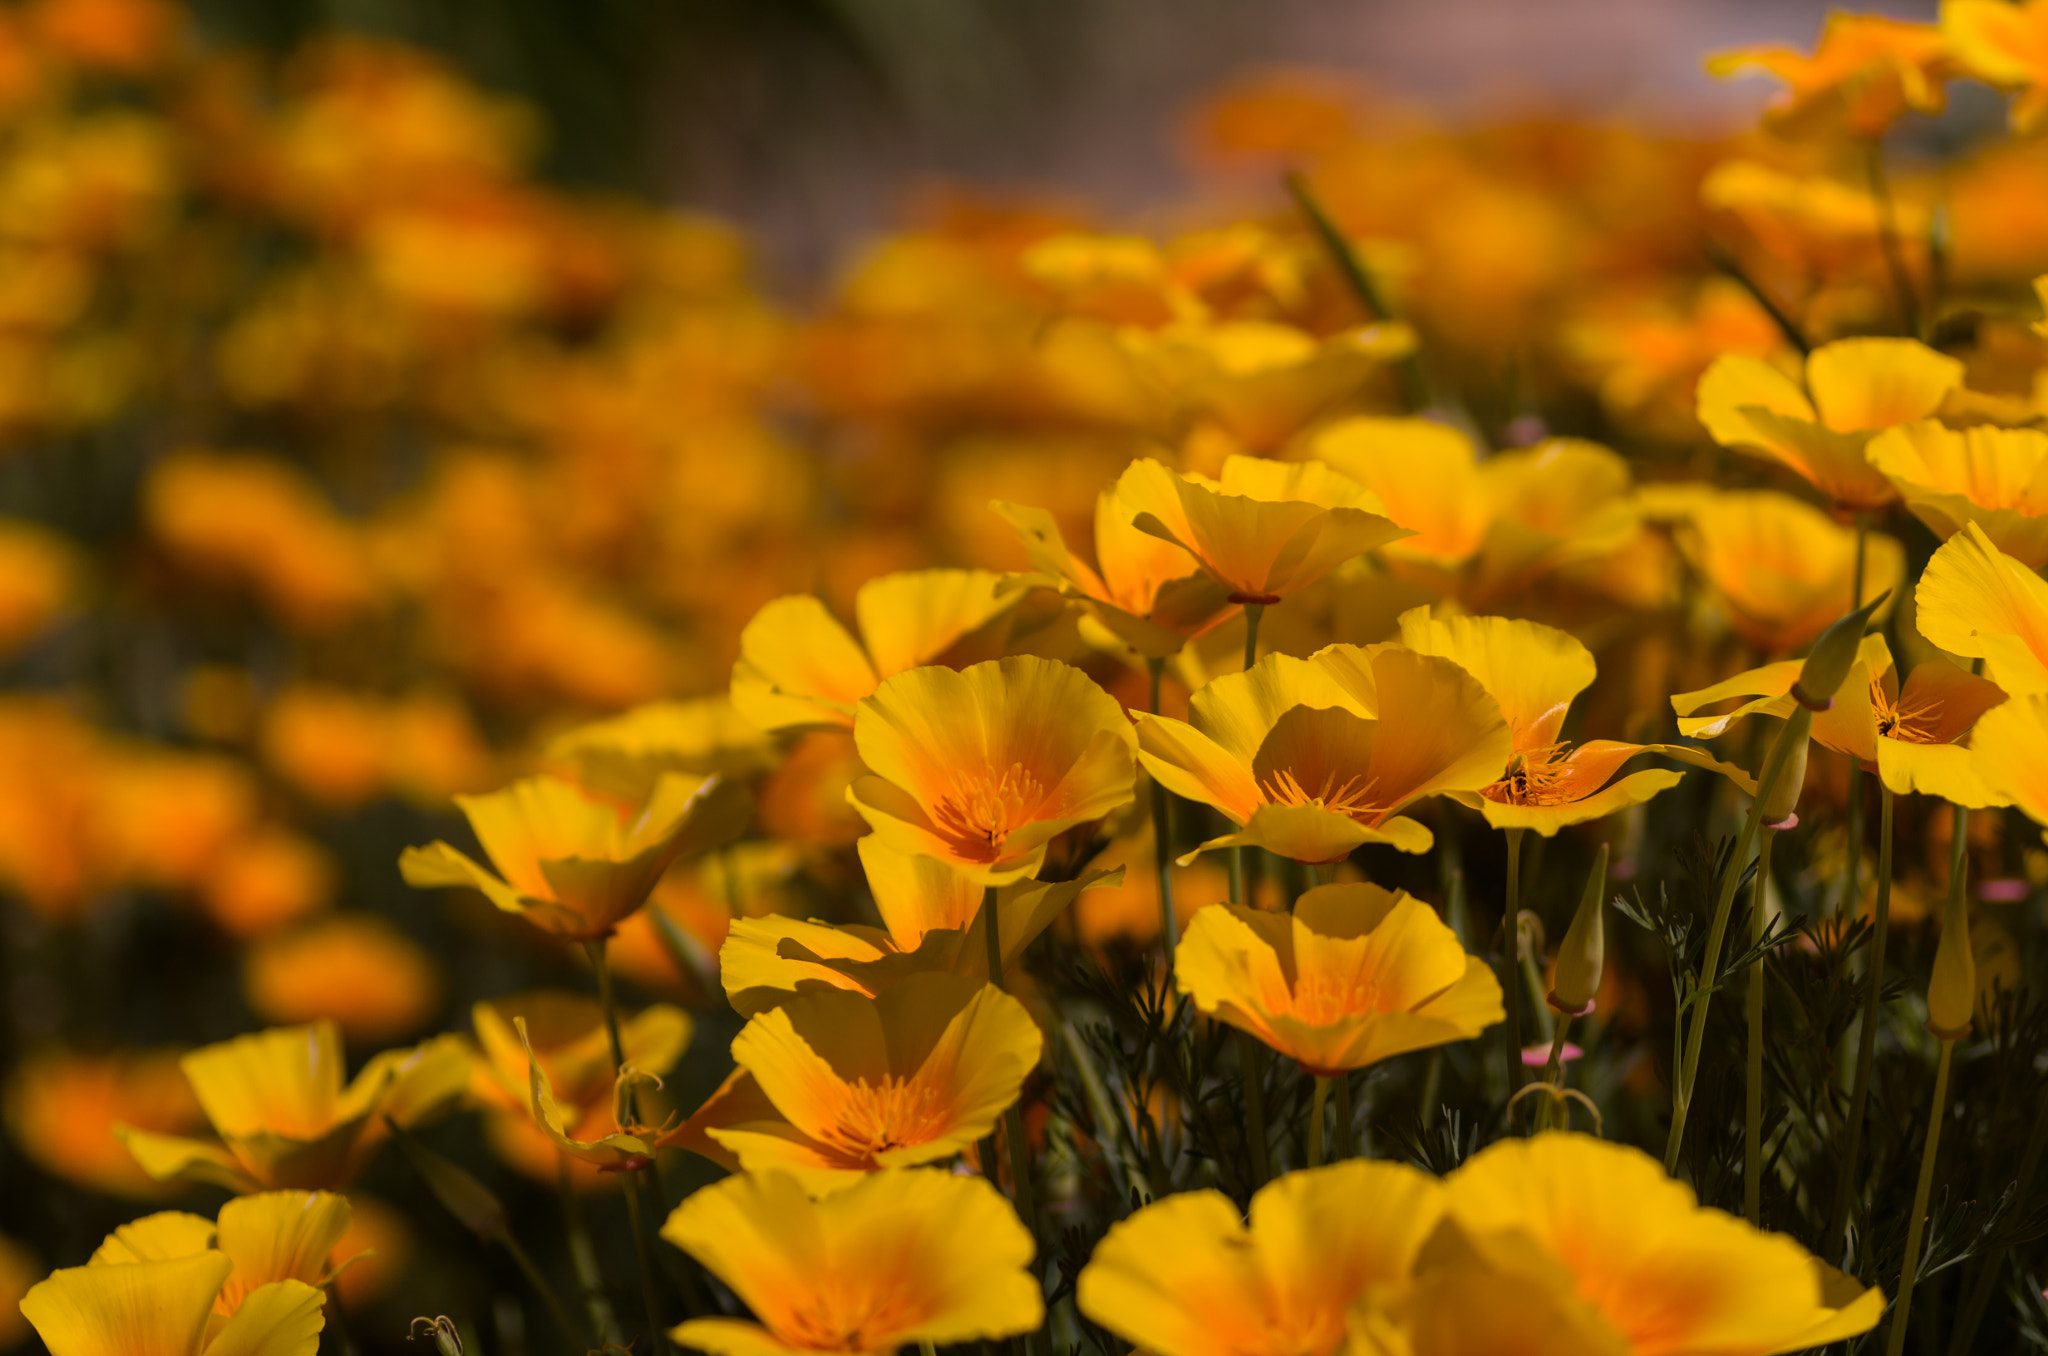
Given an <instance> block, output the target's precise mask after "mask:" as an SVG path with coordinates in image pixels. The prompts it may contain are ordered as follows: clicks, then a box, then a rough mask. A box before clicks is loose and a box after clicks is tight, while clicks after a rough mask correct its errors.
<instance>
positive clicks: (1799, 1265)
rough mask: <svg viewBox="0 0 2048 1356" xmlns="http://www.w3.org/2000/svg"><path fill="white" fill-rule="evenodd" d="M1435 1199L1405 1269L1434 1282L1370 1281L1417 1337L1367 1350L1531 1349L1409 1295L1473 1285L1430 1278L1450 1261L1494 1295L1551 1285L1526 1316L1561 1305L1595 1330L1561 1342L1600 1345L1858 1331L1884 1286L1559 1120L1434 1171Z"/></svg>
mask: <svg viewBox="0 0 2048 1356" xmlns="http://www.w3.org/2000/svg"><path fill="white" fill-rule="evenodd" d="M1444 1204H1445V1213H1444V1218H1443V1221H1442V1223H1441V1224H1439V1226H1438V1229H1437V1233H1436V1234H1435V1235H1434V1236H1433V1237H1432V1238H1431V1239H1430V1241H1429V1242H1428V1243H1426V1244H1425V1245H1424V1246H1423V1248H1422V1251H1421V1253H1420V1258H1419V1261H1418V1264H1417V1267H1416V1273H1415V1280H1416V1283H1417V1285H1418V1287H1432V1289H1425V1290H1423V1292H1422V1294H1420V1295H1417V1296H1415V1297H1413V1298H1411V1299H1409V1300H1408V1302H1407V1303H1406V1304H1405V1305H1404V1304H1403V1303H1402V1300H1403V1298H1404V1297H1402V1296H1401V1295H1400V1292H1399V1291H1398V1289H1390V1290H1388V1291H1386V1292H1382V1294H1381V1295H1380V1296H1376V1297H1375V1299H1376V1300H1378V1301H1379V1302H1380V1303H1385V1302H1387V1301H1389V1300H1391V1301H1393V1302H1394V1304H1395V1305H1398V1306H1401V1307H1404V1308H1406V1309H1407V1315H1406V1322H1407V1324H1409V1325H1412V1329H1411V1330H1412V1331H1413V1332H1414V1333H1416V1334H1417V1335H1420V1336H1423V1337H1424V1339H1425V1340H1424V1341H1422V1342H1421V1343H1420V1344H1418V1345H1416V1346H1413V1347H1408V1346H1398V1345H1397V1346H1392V1347H1388V1346H1379V1347H1368V1350H1373V1351H1375V1352H1386V1351H1400V1352H1409V1351H1413V1352H1416V1353H1421V1352H1424V1351H1427V1352H1432V1353H1434V1352H1443V1353H1447V1354H1449V1356H1456V1354H1457V1353H1467V1352H1470V1353H1481V1352H1489V1351H1501V1350H1517V1349H1529V1348H1526V1347H1520V1346H1519V1344H1518V1345H1516V1346H1510V1347H1506V1348H1502V1347H1499V1346H1487V1345H1481V1344H1480V1343H1479V1342H1478V1341H1477V1340H1476V1339H1477V1338H1478V1336H1479V1335H1480V1334H1481V1333H1483V1332H1484V1331H1486V1330H1488V1329H1491V1330H1493V1331H1495V1332H1498V1331H1500V1330H1499V1329H1498V1327H1497V1326H1496V1325H1494V1324H1493V1322H1492V1320H1491V1319H1490V1318H1488V1317H1487V1316H1486V1315H1485V1314H1462V1315H1461V1314H1459V1313H1455V1312H1451V1313H1445V1312H1441V1311H1438V1310H1436V1309H1434V1308H1433V1307H1430V1306H1425V1305H1422V1304H1417V1303H1415V1302H1414V1300H1416V1299H1421V1298H1424V1297H1425V1296H1428V1297H1434V1298H1437V1299H1447V1298H1449V1297H1450V1296H1452V1295H1456V1294H1472V1293H1475V1290H1476V1289H1477V1287H1474V1286H1472V1285H1469V1284H1467V1285H1463V1286H1457V1285H1453V1286H1450V1287H1448V1288H1447V1289H1444V1290H1433V1286H1434V1284H1435V1283H1436V1282H1439V1281H1441V1280H1443V1279H1446V1278H1447V1276H1448V1275H1455V1274H1456V1273H1460V1272H1464V1273H1476V1274H1477V1275H1478V1276H1480V1277H1483V1278H1484V1279H1485V1281H1486V1282H1487V1283H1488V1285H1487V1287H1486V1291H1485V1292H1486V1293H1488V1294H1492V1295H1496V1296H1499V1295H1506V1296H1512V1297H1516V1298H1519V1297H1520V1296H1521V1295H1523V1294H1524V1293H1533V1294H1539V1295H1540V1294H1545V1293H1547V1295H1548V1296H1549V1298H1548V1299H1547V1300H1546V1301H1544V1302H1542V1303H1540V1304H1536V1305H1532V1306H1531V1308H1530V1310H1529V1311H1527V1312H1526V1313H1525V1315H1524V1317H1525V1318H1527V1319H1529V1320H1530V1321H1534V1320H1537V1319H1540V1318H1544V1317H1547V1313H1546V1311H1548V1312H1549V1313H1561V1314H1562V1315H1563V1316H1565V1317H1566V1319H1567V1321H1568V1322H1570V1323H1571V1325H1572V1326H1573V1327H1576V1328H1580V1329H1581V1330H1582V1331H1583V1332H1585V1333H1586V1334H1587V1336H1588V1337H1589V1338H1592V1339H1595V1340H1592V1341H1591V1342H1590V1344H1589V1345H1584V1346H1577V1347H1573V1348H1570V1349H1572V1350H1580V1351H1591V1352H1598V1353H1603V1356H1648V1353H1651V1352H1673V1353H1675V1352H1686V1353H1693V1354H1694V1356H1737V1354H1738V1353H1749V1354H1751V1356H1769V1354H1770V1353H1778V1352H1793V1351H1804V1350H1806V1349H1807V1348H1809V1347H1817V1346H1822V1345H1824V1344H1826V1343H1828V1342H1833V1341H1839V1340H1841V1339H1843V1338H1846V1337H1852V1336H1855V1335H1856V1334H1858V1333H1863V1332H1868V1331H1869V1330H1870V1329H1871V1328H1872V1327H1874V1326H1876V1324H1877V1322H1878V1320H1879V1319H1880V1318H1882V1317H1883V1315H1884V1308H1885V1304H1884V1295H1883V1293H1882V1292H1880V1291H1878V1290H1875V1289H1871V1290H1866V1289H1864V1288H1863V1287H1862V1286H1861V1285H1859V1284H1858V1283H1857V1282H1856V1281H1854V1280H1853V1279H1851V1278H1849V1277H1847V1276H1844V1275H1843V1274H1842V1273H1841V1272H1838V1271H1836V1270H1834V1269H1833V1268H1832V1267H1829V1266H1827V1265H1826V1264H1824V1263H1823V1262H1821V1261H1820V1260H1819V1259H1818V1258H1816V1257H1813V1256H1812V1255H1810V1254H1809V1253H1808V1252H1807V1251H1806V1250H1805V1249H1804V1248H1802V1247H1800V1246H1799V1245H1798V1244H1797V1243H1795V1242H1794V1241H1793V1240H1792V1239H1790V1238H1788V1237H1786V1236H1785V1235H1783V1234H1767V1233H1764V1232H1762V1231H1760V1230H1758V1229H1755V1228H1753V1227H1751V1226H1750V1225H1748V1224H1745V1223H1743V1222H1742V1221H1741V1220H1739V1219H1736V1218H1735V1217H1734V1216H1732V1215H1727V1214H1723V1213H1722V1212H1721V1211H1719V1210H1710V1209H1705V1208H1702V1207H1701V1206H1700V1205H1699V1204H1698V1202H1697V1201H1696V1200H1695V1198H1694V1196H1693V1193H1692V1191H1691V1189H1690V1188H1688V1187H1686V1186H1685V1185H1684V1184H1683V1183H1681V1182H1676V1181H1673V1180H1672V1179H1671V1178H1669V1177H1667V1176H1666V1175H1665V1174H1664V1170H1663V1169H1662V1168H1661V1167H1660V1166H1659V1165H1658V1164H1657V1162H1656V1160H1655V1159H1653V1158H1651V1157H1650V1156H1649V1155H1648V1154H1645V1153H1643V1152H1642V1151H1641V1150H1639V1149H1632V1148H1629V1147H1627V1146H1626V1145H1621V1144H1608V1143H1605V1142H1603V1141H1601V1140H1597V1139H1594V1138H1592V1137H1590V1136H1586V1135H1577V1134H1567V1133H1562V1132H1552V1133H1547V1134H1541V1135H1537V1136H1535V1137H1533V1138H1530V1139H1509V1140H1502V1141H1501V1142H1499V1143H1497V1144H1494V1145H1492V1146H1491V1147H1489V1148H1486V1149H1483V1150H1481V1151H1480V1152H1479V1153H1478V1154H1475V1155H1474V1156H1473V1157H1472V1158H1470V1159H1468V1160H1467V1161H1466V1162H1465V1163H1464V1164H1463V1165H1462V1166H1461V1167H1459V1168H1458V1170H1457V1171H1455V1172H1453V1173H1452V1174H1451V1175H1450V1176H1449V1177H1448V1178H1446V1179H1445V1190H1444ZM1481 1307H1482V1308H1483V1309H1491V1308H1493V1307H1494V1306H1493V1305H1492V1304H1491V1303H1487V1304H1484V1305H1482V1306H1481ZM1367 1331H1370V1326H1369V1325H1368V1328H1367ZM1432 1339H1433V1340H1432ZM1534 1349H1535V1350H1538V1351H1544V1352H1548V1351H1551V1350H1553V1349H1554V1348H1551V1347H1544V1346H1536V1347H1535V1348H1534Z"/></svg>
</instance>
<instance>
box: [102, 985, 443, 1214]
mask: <svg viewBox="0 0 2048 1356" xmlns="http://www.w3.org/2000/svg"><path fill="white" fill-rule="evenodd" d="M179 1064H180V1066H181V1067H182V1068H183V1069H184V1070H185V1076H186V1077H187V1078H188V1079H190V1080H191V1083H192V1090H193V1092H195V1093H196V1094H198V1097H199V1105H200V1106H201V1107H202V1108H203V1109H204V1110H205V1112H206V1118H207V1120H209V1121H211V1122H212V1123H213V1129H214V1132H215V1133H216V1134H218V1135H219V1136H220V1137H221V1143H219V1144H209V1143H206V1142H204V1141H201V1140H194V1139H185V1138H182V1137H180V1136H176V1135H161V1134H154V1133H151V1132H149V1131H145V1130H138V1129H134V1128H132V1127H128V1126H116V1127H115V1133H116V1134H117V1135H119V1136H120V1137H121V1139H122V1141H123V1142H124V1143H126V1144H127V1146H128V1149H129V1151H130V1152H131V1153H133V1154H134V1155H135V1159H136V1161H137V1162H138V1163H140V1164H141V1165H142V1168H143V1171H145V1172H147V1173H148V1174H149V1175H150V1176H152V1177H155V1178H158V1179H159V1180H164V1179H176V1180H180V1181H194V1182H211V1183H214V1184H216V1185H219V1186H224V1187H226V1188H227V1189H228V1190H230V1191H238V1192H250V1191H260V1190H262V1189H264V1188H266V1187H306V1188H324V1189H334V1188H338V1187H341V1186H344V1185H346V1184H347V1183H348V1182H349V1181H350V1179H352V1178H353V1177H354V1176H355V1175H356V1173H357V1172H358V1171H359V1170H360V1169H361V1168H362V1166H363V1164H364V1163H365V1162H367V1161H368V1159H369V1157H370V1155H371V1153H373V1152H374V1151H375V1150H376V1148H377V1146H378V1145H379V1144H381V1143H382V1142H383V1140H384V1137H385V1128H384V1118H385V1117H387V1116H388V1117H390V1118H391V1119H392V1120H394V1121H396V1122H397V1123H398V1124H399V1125H401V1126H409V1125H412V1124H414V1123H416V1122H417V1121H419V1120H421V1119H422V1118H424V1117H426V1116H428V1115H430V1114H432V1113H433V1112H435V1111H437V1110H439V1109H440V1108H442V1107H444V1106H446V1105H447V1104H448V1103H449V1102H450V1101H452V1100H453V1099H454V1098H455V1097H456V1096H458V1095H459V1094H460V1093H461V1091H462V1088H463V1085H464V1084H466V1083H467V1082H468V1081H469V1054H468V1052H467V1051H465V1050H464V1049H463V1047H462V1043H461V1041H460V1039H459V1038H457V1037H454V1036H437V1037H435V1038H434V1039H432V1040H430V1041H427V1042H426V1043H425V1044H423V1045H419V1046H416V1047H414V1048H412V1049H409V1050H386V1051H383V1052H382V1053H380V1054H378V1055H376V1056H374V1057H373V1058H372V1059H371V1060H370V1062H369V1063H368V1064H366V1065H364V1066H363V1070H362V1072H361V1073H359V1074H357V1075H356V1076H355V1079H354V1081H353V1082H351V1083H349V1084H348V1085H347V1086H346V1087H343V1086H342V1051H341V1035H340V1032H339V1031H338V1029H337V1028H336V1027H335V1025H334V1023H332V1022H315V1023H313V1024H312V1025H311V1026H299V1027H279V1028H276V1029H273V1030H270V1031H261V1032H257V1033H256V1034H254V1035H249V1036H238V1037H236V1038H235V1039H234V1040H231V1041H226V1042H223V1043H221V1044H219V1045H208V1046H204V1047H202V1048H200V1049H198V1050H194V1051H193V1052H192V1053H191V1054H188V1055H186V1056H185V1057H184V1058H183V1059H182V1060H180V1061H179Z"/></svg>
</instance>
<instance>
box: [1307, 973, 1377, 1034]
mask: <svg viewBox="0 0 2048 1356" xmlns="http://www.w3.org/2000/svg"><path fill="white" fill-rule="evenodd" d="M1379 990H1380V986H1379V981H1378V980H1376V979H1375V978H1373V976H1371V975H1369V974H1361V973H1359V972H1357V971H1354V972H1352V973H1351V974H1348V975H1304V976H1302V977H1301V978H1300V979H1297V980H1296V981H1295V984H1294V1015H1295V1016H1296V1017H1298V1018H1300V1019H1301V1020H1302V1021H1304V1022H1307V1023H1309V1024H1310V1025H1312V1026H1330V1025H1332V1024H1334V1023H1336V1022H1339V1021H1342V1020H1343V1019H1344V1018H1346V1017H1350V1016H1354V1015H1356V1014H1358V1013H1361V1012H1371V1011H1374V1010H1375V1009H1376V1008H1377V1007H1378V1006H1379Z"/></svg>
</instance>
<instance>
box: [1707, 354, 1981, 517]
mask: <svg viewBox="0 0 2048 1356" xmlns="http://www.w3.org/2000/svg"><path fill="white" fill-rule="evenodd" d="M1962 384H1963V365H1962V364H1961V363H1960V362H1957V361H1956V360H1955V359H1954V358H1951V357H1948V356H1946V355H1945V354H1941V353H1936V352H1935V351H1934V350H1933V349H1931V348H1928V347H1927V346H1926V345H1925V344H1921V343H1918V342H1916V341H1914V340H1912V339H1841V340H1837V341H1836V342H1834V343H1832V344H1823V345H1821V347H1819V348H1817V349H1815V350H1814V351H1813V353H1812V354H1811V355H1810V356H1809V357H1808V358H1807V359H1806V370H1805V374H1804V377H1803V379H1802V381H1794V380H1793V379H1792V378H1790V377H1788V376H1786V375H1785V374H1784V373H1783V372H1781V371H1779V370H1778V369H1777V368H1775V367H1773V366H1771V365H1770V364H1769V363H1767V362H1764V361H1763V360H1761V359H1758V358H1751V357H1745V356H1743V355H1741V354H1730V355H1728V356H1726V357H1724V358H1721V359H1719V360H1718V361H1716V362H1715V363H1714V365H1713V366H1712V367H1710V368H1708V369H1707V371H1706V375H1705V376H1703V377H1701V378H1700V384H1699V396H1698V401H1699V418H1700V422H1701V423H1702V424H1705V425H1706V426H1707V432H1709V433H1711V434H1713V435H1714V441H1715V442H1717V443H1720V444H1721V445H1722V446H1723V447H1730V448H1733V449H1735V450H1736V451H1738V452H1746V453H1748V454H1749V455H1751V456H1754V457H1764V458H1767V459H1769V460H1772V461H1777V462H1780V463H1782V464H1783V465H1785V466H1788V467H1790V468H1791V469H1792V470H1794V471H1797V472H1798V473H1799V474H1800V475H1802V476H1804V477H1805V478H1806V479H1807V481H1808V482H1809V483H1811V484H1812V485H1813V487H1814V488H1815V489H1817V490H1819V491H1820V492H1821V493H1822V494H1825V495H1827V496H1828V497H1829V498H1830V499H1832V500H1834V501H1835V502H1836V503H1838V504H1841V505H1842V506H1844V507H1845V508H1851V509H1858V510H1868V509H1878V508H1883V507H1884V506H1885V505H1886V504H1889V503H1891V502H1892V500H1893V499H1895V498H1897V497H1898V492H1897V491H1896V490H1894V489H1893V488H1892V484H1891V482H1890V481H1889V480H1887V479H1885V476H1884V473H1883V472H1881V471H1880V470H1878V469H1877V468H1876V467H1874V466H1872V465H1871V464H1870V462H1869V460H1868V459H1867V458H1866V457H1865V456H1864V449H1865V448H1866V447H1868V446H1869V445H1870V442H1871V440H1872V439H1873V438H1875V437H1876V436H1877V435H1878V433H1880V432H1882V431H1883V430H1885V429H1888V428H1891V427H1893V426H1894V425H1897V424H1908V423H1912V422H1913V421H1915V420H1919V419H1927V418H1931V417H1932V416H1933V414H1934V412H1935V411H1936V410H1937V409H1939V408H1940V407H1941V402H1942V401H1943V400H1944V399H1945V398H1946V397H1947V396H1948V393H1949V392H1950V391H1953V390H1956V389H1957V388H1958V387H1960V386H1961V385H1962Z"/></svg>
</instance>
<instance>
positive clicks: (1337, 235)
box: [1287, 172, 1433, 410]
mask: <svg viewBox="0 0 2048 1356" xmlns="http://www.w3.org/2000/svg"><path fill="white" fill-rule="evenodd" d="M1287 191H1288V192H1289V193H1291V194H1292V195H1293V196H1294V201H1295V205H1296V206H1298V207H1300V208H1301V214H1302V215H1303V216H1305V217H1307V218H1308V222H1309V225H1310V226H1312V227H1314V228H1315V233H1316V236H1317V238H1318V239H1320V240H1321V241H1322V242H1323V248H1324V249H1326V250H1328V251H1329V253H1330V258H1331V259H1332V260H1333V261H1334V262H1335V263H1336V265H1337V272H1338V273H1339V274H1341V275H1342V276H1343V279H1344V282H1345V285H1346V286H1348V287H1349V288H1350V289H1351V294H1352V295H1353V296H1355V297H1356V298H1358V304H1359V306H1360V307H1361V308H1363V310H1364V311H1365V318H1366V319H1367V320H1392V319H1394V318H1395V317H1394V313H1393V310H1392V309H1391V308H1390V307H1389V306H1388V305H1387V302H1386V298H1384V297H1382V296H1381V295H1380V290H1379V288H1378V287H1376V286H1374V285H1373V281H1372V275H1371V274H1370V273H1368V272H1366V271H1365V266H1364V265H1363V264H1361V263H1360V262H1359V260H1358V253H1357V251H1356V250H1354V249H1352V248H1351V242H1350V241H1349V240H1346V239H1345V238H1344V233H1343V232H1342V231H1340V230H1338V229H1337V226H1336V223H1335V222H1333V221H1331V220H1330V218H1329V215H1328V214H1327V213H1326V212H1324V211H1323V207H1322V204H1321V203H1319V202H1317V201H1316V199H1315V194H1314V193H1312V192H1311V191H1310V190H1309V186H1308V179H1307V177H1306V176H1305V175H1302V174H1300V173H1298V172H1297V173H1293V174H1289V175H1288V176H1287ZM1394 371H1395V373H1396V374H1397V375H1398V377H1399V379H1400V382H1401V398H1402V399H1403V400H1405V401H1406V402H1407V403H1408V408H1409V409H1411V410H1421V409H1426V408H1428V407H1429V406H1430V405H1431V404H1432V403H1433V402H1432V400H1431V398H1430V391H1429V379H1428V378H1427V377H1426V376H1425V375H1424V374H1423V371H1422V363H1421V361H1420V360H1419V359H1418V358H1417V357H1416V355H1415V354H1414V353H1412V352H1411V353H1408V354H1406V355H1404V356H1403V357H1402V358H1401V360H1400V362H1399V363H1397V364H1396V365H1395V368H1394Z"/></svg>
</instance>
